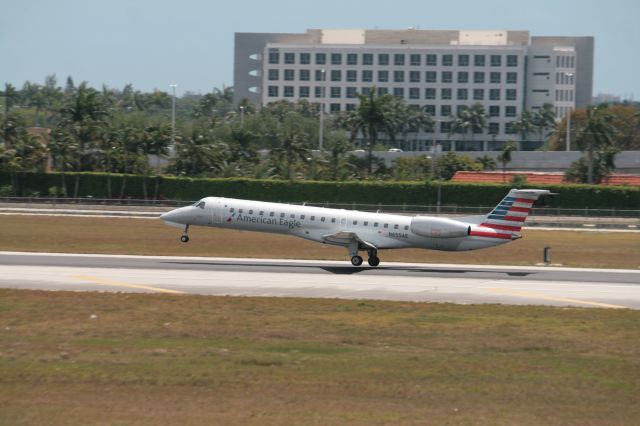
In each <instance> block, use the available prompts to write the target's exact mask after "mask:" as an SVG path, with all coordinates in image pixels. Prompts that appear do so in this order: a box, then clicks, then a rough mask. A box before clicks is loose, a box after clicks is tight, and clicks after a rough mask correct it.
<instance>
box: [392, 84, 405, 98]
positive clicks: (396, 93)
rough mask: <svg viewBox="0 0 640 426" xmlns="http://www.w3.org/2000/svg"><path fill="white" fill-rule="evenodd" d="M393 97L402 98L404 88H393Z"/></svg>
mask: <svg viewBox="0 0 640 426" xmlns="http://www.w3.org/2000/svg"><path fill="white" fill-rule="evenodd" d="M393 96H397V97H399V98H404V88H403V87H394V88H393Z"/></svg>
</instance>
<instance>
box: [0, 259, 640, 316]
mask: <svg viewBox="0 0 640 426" xmlns="http://www.w3.org/2000/svg"><path fill="white" fill-rule="evenodd" d="M0 287H4V288H24V289H27V288H28V289H46V290H75V291H119V292H154V293H170V294H183V293H189V294H204V295H233V296H286V297H322V298H347V299H381V300H400V301H428V302H451V303H463V304H471V303H502V304H526V305H553V306H579V307H601V308H631V309H640V271H637V270H610V269H578V268H553V267H517V266H511V267H504V266H487V265H444V264H408V263H386V264H385V263H383V264H382V265H381V266H380V267H378V268H369V267H361V268H357V267H353V266H351V265H350V264H349V263H348V261H344V262H336V261H299V260H273V259H231V258H202V257H152V256H113V255H77V254H54V253H12V252H0Z"/></svg>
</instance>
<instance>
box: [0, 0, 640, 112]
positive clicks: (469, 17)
mask: <svg viewBox="0 0 640 426" xmlns="http://www.w3.org/2000/svg"><path fill="white" fill-rule="evenodd" d="M639 19H640V1H638V0H608V1H603V0H579V1H577V0H527V1H522V0H511V1H503V0H480V1H478V0H457V1H451V0H449V1H443V0H440V1H435V0H393V1H389V0H386V1H379V0H322V1H307V0H297V1H288V0H236V1H233V0H226V1H219V0H0V85H2V87H4V84H5V83H11V84H13V85H15V86H17V87H21V86H22V84H23V83H24V82H25V81H27V80H29V81H32V82H37V83H43V82H44V78H45V76H46V75H49V74H55V75H56V76H57V78H58V83H59V84H60V85H64V83H65V80H66V78H67V76H69V75H70V76H71V77H72V78H73V80H74V82H75V83H76V84H78V83H80V82H81V81H88V82H89V85H91V86H93V87H97V88H100V87H102V84H106V85H107V86H109V87H116V88H122V87H123V86H124V85H125V84H128V83H131V84H133V86H134V88H135V89H138V90H142V91H151V90H154V89H160V90H163V91H167V92H169V91H170V90H171V88H170V87H169V85H170V84H172V83H176V84H177V85H178V86H177V93H178V95H182V94H183V93H184V92H185V91H191V92H195V93H206V92H209V91H211V90H212V89H213V88H222V87H223V86H232V85H233V37H234V33H235V32H292V33H302V32H305V31H306V30H307V29H308V28H365V29H373V28H379V29H402V28H408V27H414V28H420V29H437V30H458V29H467V30H490V29H501V30H528V31H529V32H530V35H532V36H534V35H535V36H553V35H563V36H564V35H567V36H593V37H595V70H594V87H593V93H594V95H596V94H598V93H611V94H614V95H617V96H620V97H622V98H623V99H635V100H637V99H638V98H640V21H639Z"/></svg>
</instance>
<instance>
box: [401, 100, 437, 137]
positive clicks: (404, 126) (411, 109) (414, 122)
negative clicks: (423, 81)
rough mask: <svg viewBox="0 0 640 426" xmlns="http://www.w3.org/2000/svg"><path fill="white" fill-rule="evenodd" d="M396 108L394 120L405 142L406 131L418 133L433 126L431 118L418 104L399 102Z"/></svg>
mask: <svg viewBox="0 0 640 426" xmlns="http://www.w3.org/2000/svg"><path fill="white" fill-rule="evenodd" d="M401 105H402V107H401V108H398V109H397V115H396V120H397V121H398V128H399V129H400V131H401V132H402V134H403V140H404V142H405V143H406V142H407V133H414V134H416V135H417V134H418V133H419V132H420V131H422V130H430V129H431V127H432V126H433V119H432V118H431V116H430V115H429V114H427V113H426V112H425V111H424V108H422V107H420V106H418V105H407V104H404V103H403V104H401Z"/></svg>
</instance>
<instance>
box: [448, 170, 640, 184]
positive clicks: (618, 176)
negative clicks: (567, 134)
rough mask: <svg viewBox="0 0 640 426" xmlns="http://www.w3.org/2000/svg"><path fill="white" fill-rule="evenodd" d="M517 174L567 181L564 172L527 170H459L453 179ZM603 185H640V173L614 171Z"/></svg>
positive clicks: (534, 180) (530, 179)
mask: <svg viewBox="0 0 640 426" xmlns="http://www.w3.org/2000/svg"><path fill="white" fill-rule="evenodd" d="M515 176H524V177H526V179H527V183H531V184H540V185H559V184H562V183H567V181H566V180H565V178H564V173H563V172H526V171H520V172H519V171H508V172H504V173H503V172H500V171H483V172H473V171H458V172H456V174H455V175H454V176H453V178H452V179H451V180H453V181H456V182H473V183H505V182H511V180H512V179H513V178H514V177H515ZM602 184H603V185H632V186H640V175H631V174H624V173H612V174H611V175H610V176H609V178H608V179H606V180H605V181H603V182H602Z"/></svg>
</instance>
